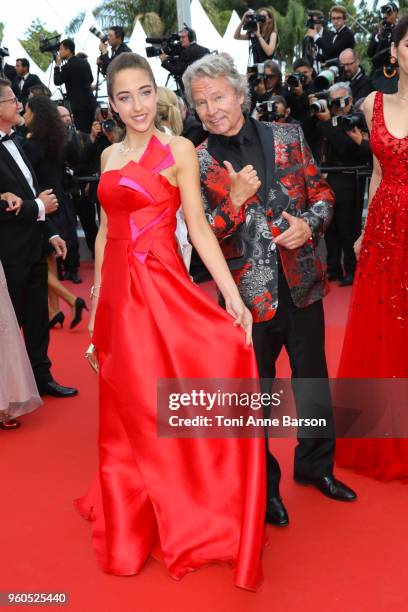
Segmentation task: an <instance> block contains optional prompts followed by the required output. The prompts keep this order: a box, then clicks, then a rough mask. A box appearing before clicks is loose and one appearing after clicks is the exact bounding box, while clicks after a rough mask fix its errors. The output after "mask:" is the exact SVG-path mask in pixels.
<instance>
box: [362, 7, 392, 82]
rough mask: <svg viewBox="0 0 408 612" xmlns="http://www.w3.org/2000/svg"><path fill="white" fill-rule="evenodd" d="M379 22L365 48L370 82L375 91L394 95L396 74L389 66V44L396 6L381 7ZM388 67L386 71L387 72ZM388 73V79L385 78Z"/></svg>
mask: <svg viewBox="0 0 408 612" xmlns="http://www.w3.org/2000/svg"><path fill="white" fill-rule="evenodd" d="M380 11H381V22H380V26H379V28H378V30H377V31H376V32H373V33H372V34H371V37H370V42H369V43H368V47H367V55H368V57H369V58H371V62H372V66H373V69H372V72H371V75H370V76H371V80H372V82H373V85H374V87H375V89H377V90H379V91H382V92H384V93H395V91H396V90H397V74H394V76H393V77H392V76H391V77H390V75H393V73H394V70H393V67H392V65H391V62H390V59H391V42H392V34H393V31H394V27H395V24H396V22H397V20H398V6H397V5H396V4H395V3H394V2H389V3H388V4H385V5H384V6H382V7H381V9H380ZM387 67H388V70H387ZM384 72H385V73H387V72H388V78H387V76H385V74H384Z"/></svg>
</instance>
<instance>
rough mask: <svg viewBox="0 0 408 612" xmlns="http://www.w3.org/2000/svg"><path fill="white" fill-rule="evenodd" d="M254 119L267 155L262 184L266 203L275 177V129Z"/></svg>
mask: <svg viewBox="0 0 408 612" xmlns="http://www.w3.org/2000/svg"><path fill="white" fill-rule="evenodd" d="M251 121H253V125H254V126H255V129H256V131H257V133H258V137H259V140H260V142H261V146H262V151H263V154H264V157H265V185H262V186H261V194H262V201H263V202H264V203H265V205H266V204H267V202H268V195H269V191H270V189H271V186H272V183H273V181H274V178H275V140H274V135H273V130H272V129H271V128H270V127H268V126H266V125H264V124H263V123H262V122H261V121H255V120H254V119H251Z"/></svg>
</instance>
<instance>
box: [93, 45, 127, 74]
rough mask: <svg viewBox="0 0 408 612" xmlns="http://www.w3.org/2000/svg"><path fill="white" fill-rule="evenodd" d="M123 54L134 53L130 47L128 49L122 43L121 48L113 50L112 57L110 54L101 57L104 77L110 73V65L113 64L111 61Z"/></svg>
mask: <svg viewBox="0 0 408 612" xmlns="http://www.w3.org/2000/svg"><path fill="white" fill-rule="evenodd" d="M121 53H132V49H131V48H130V47H128V46H127V45H126V44H125V43H124V42H122V43H120V45H119V47H116V49H112V52H111V55H110V57H109V54H108V53H103V54H102V55H101V57H100V60H101V64H100V67H101V72H102V74H103V76H106V73H107V71H108V67H109V64H110V63H111V61H112V60H113V59H115V57H117V56H118V55H120V54H121Z"/></svg>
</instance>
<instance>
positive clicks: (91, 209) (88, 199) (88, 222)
mask: <svg viewBox="0 0 408 612" xmlns="http://www.w3.org/2000/svg"><path fill="white" fill-rule="evenodd" d="M96 188H97V183H91V184H90V188H89V192H88V193H87V194H85V190H84V189H81V194H80V195H78V196H76V197H75V199H74V206H75V211H76V214H77V215H78V217H79V220H80V222H81V225H82V229H83V230H84V234H85V240H86V244H87V247H88V249H89V250H90V252H91V253H92V256H93V257H94V255H95V240H96V235H97V233H98V226H97V224H96V208H95V202H96Z"/></svg>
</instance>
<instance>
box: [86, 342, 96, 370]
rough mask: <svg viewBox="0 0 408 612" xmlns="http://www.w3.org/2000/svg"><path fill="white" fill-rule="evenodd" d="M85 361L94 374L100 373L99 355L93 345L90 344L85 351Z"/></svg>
mask: <svg viewBox="0 0 408 612" xmlns="http://www.w3.org/2000/svg"><path fill="white" fill-rule="evenodd" d="M85 359H86V360H87V362H88V363H89V365H90V366H91V368H92V369H93V370H94V372H97V373H98V372H99V362H98V353H97V350H96V349H95V347H94V345H93V344H90V345H89V346H88V348H87V349H86V351H85Z"/></svg>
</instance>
